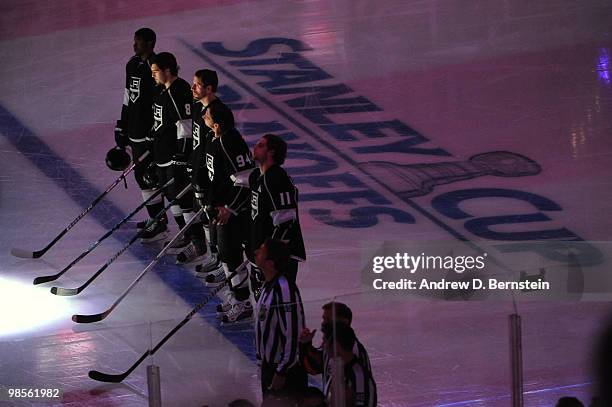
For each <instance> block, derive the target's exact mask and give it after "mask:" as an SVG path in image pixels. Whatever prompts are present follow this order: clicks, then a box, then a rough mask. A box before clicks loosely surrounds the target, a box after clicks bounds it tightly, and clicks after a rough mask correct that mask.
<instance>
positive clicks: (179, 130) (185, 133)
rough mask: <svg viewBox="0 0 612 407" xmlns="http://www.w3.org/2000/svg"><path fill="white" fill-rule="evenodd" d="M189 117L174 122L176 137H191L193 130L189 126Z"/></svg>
mask: <svg viewBox="0 0 612 407" xmlns="http://www.w3.org/2000/svg"><path fill="white" fill-rule="evenodd" d="M191 124H192V122H191V119H185V120H179V121H178V122H176V137H177V138H192V137H193V130H192V128H191Z"/></svg>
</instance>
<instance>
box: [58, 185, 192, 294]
mask: <svg viewBox="0 0 612 407" xmlns="http://www.w3.org/2000/svg"><path fill="white" fill-rule="evenodd" d="M190 189H191V184H189V185H187V186H186V187H185V189H183V190H182V191H181V192H180V193H179V194H178V195H177V196H176V198H175V199H174V200H173V201H172V202H170V203H169V204H168V205H166V207H165V208H164V209H162V210H161V211H159V213H158V214H157V215H155V217H154V219H159V218H160V217H161V216H162V215H163V214H164V213H166V211H167V210H168V209H169V208H170V207H171V206H172V205H176V202H177V200H178V199H179V198H181V197H182V196H183V195H185V194H186V193H187V192H188V191H189V190H190ZM145 230H146V229H142V230H140V231H139V232H138V233H136V235H135V236H134V237H133V238H132V239H130V241H129V242H127V243H126V244H125V245H124V246H123V247H122V248H121V250H119V251H118V252H117V253H115V254H114V255H113V257H111V258H110V259H108V260H107V262H106V263H104V265H103V266H102V267H101V268H100V269H99V270H98V271H96V273H95V274H94V275H93V276H91V277H90V278H89V280H87V281H86V282H85V283H83V284H82V285H81V286H80V287H78V288H63V287H51V293H52V294H55V295H62V296H68V295H77V294H79V293H80V292H81V291H83V290H84V289H85V288H86V287H87V286H88V285H89V284H91V282H92V281H94V280H95V279H96V278H97V277H98V276H99V275H100V274H102V272H103V271H104V270H106V268H107V267H108V266H110V265H111V263H113V262H114V261H115V260H117V258H118V257H119V256H121V255H122V254H123V253H124V252H125V251H126V250H127V249H128V248H129V247H130V246H131V245H132V244H133V243H134V242H135V241H136V240H138V239H139V238H140V236H142V234H143V233H144V232H145Z"/></svg>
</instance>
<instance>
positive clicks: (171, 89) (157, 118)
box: [150, 52, 206, 264]
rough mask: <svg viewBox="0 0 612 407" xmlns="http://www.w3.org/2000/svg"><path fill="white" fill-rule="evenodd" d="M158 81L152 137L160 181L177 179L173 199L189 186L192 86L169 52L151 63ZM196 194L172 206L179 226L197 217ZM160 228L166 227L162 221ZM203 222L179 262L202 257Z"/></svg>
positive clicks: (191, 233)
mask: <svg viewBox="0 0 612 407" xmlns="http://www.w3.org/2000/svg"><path fill="white" fill-rule="evenodd" d="M151 72H152V74H153V78H154V79H155V82H156V83H157V84H159V85H162V86H163V87H162V90H161V92H160V93H159V95H158V96H157V97H156V98H155V100H154V103H153V120H154V121H153V127H152V131H151V137H150V138H151V139H152V141H153V153H154V159H155V163H156V165H157V167H158V168H157V170H158V176H159V183H160V184H161V185H163V184H165V183H166V182H167V181H168V180H170V179H171V178H174V184H172V185H171V186H170V187H169V188H168V189H167V194H166V195H167V197H168V199H169V200H172V199H174V198H175V197H176V195H177V193H178V191H182V190H183V189H184V188H185V187H186V186H187V185H189V176H188V174H187V164H188V159H189V155H190V153H191V150H192V140H191V137H192V129H191V107H192V106H191V103H192V95H191V86H190V85H189V84H188V83H187V82H186V81H185V80H184V79H182V78H179V77H178V65H177V63H176V58H175V57H174V55H172V54H171V53H169V52H162V53H159V54H157V55H156V56H155V58H154V59H153V61H152V65H151ZM193 201H194V195H193V193H187V194H185V195H183V196H182V197H181V198H180V199H179V204H178V205H173V206H171V207H170V209H171V211H172V214H173V215H174V219H175V220H176V223H177V225H178V226H179V228H183V227H184V226H185V223H186V222H188V221H189V220H191V218H192V217H193V216H195V212H194V210H193ZM159 226H160V227H161V228H165V227H166V226H165V225H163V224H162V223H159ZM203 234H204V232H203V229H202V224H201V222H199V221H196V222H194V223H192V224H191V226H190V227H189V229H188V230H187V232H186V236H185V237H186V239H185V241H184V242H183V243H185V244H186V246H185V248H184V250H183V251H181V252H180V253H178V255H177V263H178V264H186V263H191V262H193V261H196V260H198V259H201V258H202V257H203V256H204V255H205V253H206V247H205V242H204V239H203Z"/></svg>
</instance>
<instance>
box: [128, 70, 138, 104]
mask: <svg viewBox="0 0 612 407" xmlns="http://www.w3.org/2000/svg"><path fill="white" fill-rule="evenodd" d="M139 96H140V78H139V77H137V76H132V77H130V101H131V102H132V103H134V102H136V101H137V100H138V97H139Z"/></svg>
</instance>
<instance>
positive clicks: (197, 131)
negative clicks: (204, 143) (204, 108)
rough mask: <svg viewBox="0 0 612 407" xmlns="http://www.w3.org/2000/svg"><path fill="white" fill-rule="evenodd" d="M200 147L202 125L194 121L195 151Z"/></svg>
mask: <svg viewBox="0 0 612 407" xmlns="http://www.w3.org/2000/svg"><path fill="white" fill-rule="evenodd" d="M199 145H200V124H199V123H198V122H196V121H195V120H194V121H193V149H194V150H196V149H197V148H198V146H199Z"/></svg>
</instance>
